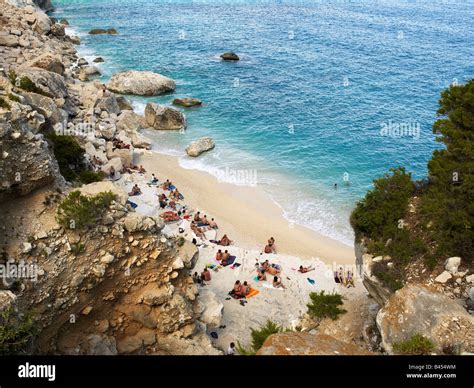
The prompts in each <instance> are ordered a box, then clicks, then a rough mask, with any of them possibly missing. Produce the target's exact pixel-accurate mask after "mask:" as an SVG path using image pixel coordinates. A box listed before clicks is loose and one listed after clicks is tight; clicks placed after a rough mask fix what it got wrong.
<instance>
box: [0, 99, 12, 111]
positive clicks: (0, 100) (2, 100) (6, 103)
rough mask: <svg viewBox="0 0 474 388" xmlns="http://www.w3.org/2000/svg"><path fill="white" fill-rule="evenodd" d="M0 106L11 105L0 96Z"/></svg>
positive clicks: (8, 107)
mask: <svg viewBox="0 0 474 388" xmlns="http://www.w3.org/2000/svg"><path fill="white" fill-rule="evenodd" d="M0 108H3V109H11V105H10V104H9V103H8V101H6V100H5V99H4V98H3V97H0Z"/></svg>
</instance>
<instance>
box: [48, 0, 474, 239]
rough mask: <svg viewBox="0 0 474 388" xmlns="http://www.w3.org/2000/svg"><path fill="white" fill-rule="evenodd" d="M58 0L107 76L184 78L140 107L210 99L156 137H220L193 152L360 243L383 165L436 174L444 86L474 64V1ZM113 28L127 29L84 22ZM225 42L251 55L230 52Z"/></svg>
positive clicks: (316, 224) (61, 13)
mask: <svg viewBox="0 0 474 388" xmlns="http://www.w3.org/2000/svg"><path fill="white" fill-rule="evenodd" d="M56 4H57V5H58V10H57V11H56V15H55V16H57V17H67V18H68V19H69V21H70V23H71V25H72V27H73V28H74V29H75V30H76V32H77V33H79V34H80V35H81V38H82V42H83V45H82V46H81V49H80V50H81V53H83V55H86V56H92V55H100V56H102V57H104V58H105V60H106V62H105V63H104V64H103V65H101V69H102V70H103V72H104V74H103V79H104V80H106V79H108V78H109V77H110V76H111V75H112V74H113V73H114V72H117V71H121V70H128V69H137V70H152V71H156V72H159V73H162V74H164V75H166V76H169V77H171V78H173V79H175V80H176V81H177V84H178V87H177V90H176V92H175V93H174V95H167V96H161V97H154V98H150V99H144V98H134V101H135V104H136V106H137V107H138V109H143V106H144V103H146V101H158V102H161V103H166V104H168V103H170V101H171V100H172V99H173V98H174V97H176V96H192V97H197V98H200V99H202V100H203V101H204V104H205V105H204V106H203V107H201V108H197V109H192V110H187V111H186V115H187V118H188V129H187V131H186V132H185V133H184V134H181V133H178V132H176V133H169V132H168V133H165V134H161V133H160V134H154V136H153V138H154V140H155V141H156V149H158V150H161V151H162V152H168V153H174V154H178V155H184V151H183V150H184V148H185V146H186V145H187V144H188V143H189V142H190V141H191V140H194V139H195V138H198V137H200V136H204V135H209V136H212V137H213V138H214V139H215V140H216V143H217V146H216V149H215V151H213V152H211V153H208V154H207V155H205V156H202V157H200V158H199V159H197V160H190V159H189V158H187V157H184V156H183V157H182V159H181V163H182V165H183V166H185V167H192V168H199V169H205V170H208V171H210V172H212V173H214V174H218V173H219V171H221V172H222V171H227V173H226V174H227V175H225V176H226V177H228V176H230V177H232V174H233V171H234V170H249V173H250V174H251V175H249V176H250V177H255V174H257V177H258V178H257V184H258V185H259V186H260V187H262V188H263V189H264V190H266V191H267V192H269V193H270V194H271V196H272V198H273V199H274V200H275V201H276V202H277V203H279V204H280V205H281V206H282V208H283V209H284V210H285V214H286V216H287V218H288V219H290V220H293V221H295V222H298V223H302V224H304V225H306V226H309V227H311V228H313V229H315V230H318V231H320V232H322V233H323V234H326V235H329V236H332V237H335V238H337V239H340V240H341V241H344V242H346V243H348V244H351V242H352V231H351V229H350V226H349V223H348V215H349V214H350V211H351V209H352V208H353V206H354V204H355V202H356V201H357V200H358V199H359V198H361V197H363V195H364V194H365V192H366V191H367V190H368V189H369V188H370V187H371V182H372V180H373V179H374V178H375V177H377V176H380V175H381V174H383V173H384V172H386V171H387V170H388V169H389V168H391V167H395V166H405V167H406V168H407V169H408V170H409V171H411V172H412V173H413V174H414V176H415V177H416V178H422V177H424V176H425V175H426V162H427V160H428V159H429V158H430V157H431V153H432V151H433V149H435V148H436V147H439V144H438V143H436V142H435V140H434V135H433V134H432V123H433V121H434V120H435V119H436V109H437V104H438V99H439V94H440V91H441V90H442V89H443V88H445V87H447V86H448V85H449V84H451V83H453V82H464V81H465V80H467V79H469V78H472V77H473V76H474V63H473V58H474V45H473V42H474V28H473V24H474V22H473V20H474V3H473V2H472V1H470V2H457V3H456V2H454V1H449V0H448V1H446V0H445V1H436V0H434V1H401V2H396V1H393V2H387V1H385V2H384V1H382V2H376V1H341V0H339V1H322V0H320V1H315V2H298V1H295V2H291V1H273V2H271V1H266V2H263V1H260V2H258V1H252V2H220V1H207V2H191V1H146V0H138V1H135V0H134V1H132V0H122V1H120V2H117V1H112V0H95V1H92V0H83V1H80V0H73V1H67V0H63V1H62V2H60V3H58V2H56ZM102 27H106V28H109V27H114V28H116V29H118V30H119V35H117V36H107V35H104V36H90V35H87V34H86V33H87V31H88V30H89V29H91V28H102ZM227 50H233V51H235V52H236V53H238V54H239V55H240V57H241V61H239V62H237V63H226V62H222V61H220V59H219V54H221V53H222V52H224V51H227ZM385 125H387V126H388V125H391V127H390V128H391V130H392V129H393V131H392V132H390V134H391V136H387V135H385V136H384V134H383V133H381V129H383V128H388V127H385ZM397 125H403V126H404V128H405V132H404V135H403V136H396V134H397V132H396V126H397ZM394 128H395V129H394ZM226 167H228V168H230V169H231V170H225V168H226ZM255 171H256V172H255ZM234 172H235V171H234ZM221 174H222V173H221ZM243 183H253V181H250V182H243ZM334 183H337V184H338V189H337V190H335V189H334V187H333V185H334Z"/></svg>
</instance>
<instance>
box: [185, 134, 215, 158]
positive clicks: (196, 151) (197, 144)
mask: <svg viewBox="0 0 474 388" xmlns="http://www.w3.org/2000/svg"><path fill="white" fill-rule="evenodd" d="M215 146H216V144H215V143H214V140H213V139H212V138H210V137H201V138H200V139H197V140H195V141H193V142H192V143H191V144H190V145H188V146H187V147H186V153H187V154H188V155H189V156H193V157H196V156H199V155H201V154H202V153H203V152H206V151H209V150H212V149H213V148H214V147H215Z"/></svg>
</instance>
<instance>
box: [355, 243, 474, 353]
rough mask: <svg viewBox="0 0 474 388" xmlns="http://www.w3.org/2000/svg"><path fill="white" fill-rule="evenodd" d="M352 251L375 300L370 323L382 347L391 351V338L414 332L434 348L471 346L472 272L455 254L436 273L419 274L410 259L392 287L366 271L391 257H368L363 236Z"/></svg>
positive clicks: (473, 329)
mask: <svg viewBox="0 0 474 388" xmlns="http://www.w3.org/2000/svg"><path fill="white" fill-rule="evenodd" d="M355 252H356V257H357V263H358V264H359V265H361V271H360V273H361V276H362V280H363V284H364V286H365V288H366V289H367V291H368V292H369V294H370V296H371V297H372V298H373V299H374V300H375V301H376V302H377V304H378V305H379V306H380V310H379V311H378V313H377V315H376V322H375V323H376V325H373V328H374V329H376V331H377V332H378V333H376V335H377V337H378V338H379V339H380V344H379V346H380V347H381V349H382V350H383V351H384V352H387V353H389V354H394V353H395V351H394V344H396V343H400V342H403V341H408V340H410V339H411V338H412V337H413V336H415V335H420V334H421V335H423V336H425V337H426V338H428V339H429V340H430V341H431V342H432V343H433V344H434V346H435V348H434V350H433V352H435V353H437V354H443V353H452V352H454V353H463V352H467V353H471V352H473V350H474V349H473V339H474V317H473V315H472V310H473V309H472V302H471V299H472V298H471V290H472V289H474V288H473V287H472V284H473V283H474V277H473V276H472V275H471V276H469V275H468V271H467V270H464V271H460V270H459V269H460V266H461V262H462V261H461V258H459V257H452V258H450V259H448V260H447V261H446V263H445V271H444V272H442V273H441V274H440V275H439V276H436V277H433V276H423V274H424V273H425V272H426V269H424V270H423V268H420V266H419V265H418V264H417V263H414V264H413V265H412V266H411V267H410V266H409V267H408V269H407V273H408V275H407V281H406V284H405V285H404V286H403V288H401V289H400V290H398V291H396V292H395V293H394V292H392V291H391V290H389V289H388V288H387V287H385V286H384V285H383V284H382V282H381V281H380V280H379V279H378V278H377V277H375V276H374V275H373V272H372V269H373V265H374V263H376V262H379V261H388V262H389V261H390V260H391V258H389V257H382V256H379V257H374V256H373V255H371V254H370V253H367V249H366V247H365V245H364V243H363V242H356V249H355ZM473 296H474V295H473ZM463 305H464V306H463ZM470 306H471V307H470ZM466 310H468V311H471V314H469V313H468V311H466Z"/></svg>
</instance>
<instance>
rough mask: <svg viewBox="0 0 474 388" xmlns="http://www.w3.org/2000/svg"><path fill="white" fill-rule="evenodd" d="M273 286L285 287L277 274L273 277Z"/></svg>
mask: <svg viewBox="0 0 474 388" xmlns="http://www.w3.org/2000/svg"><path fill="white" fill-rule="evenodd" d="M273 287H275V288H283V289H286V287H285V286H284V285H283V283H282V282H281V279H279V278H278V276H274V277H273Z"/></svg>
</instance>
